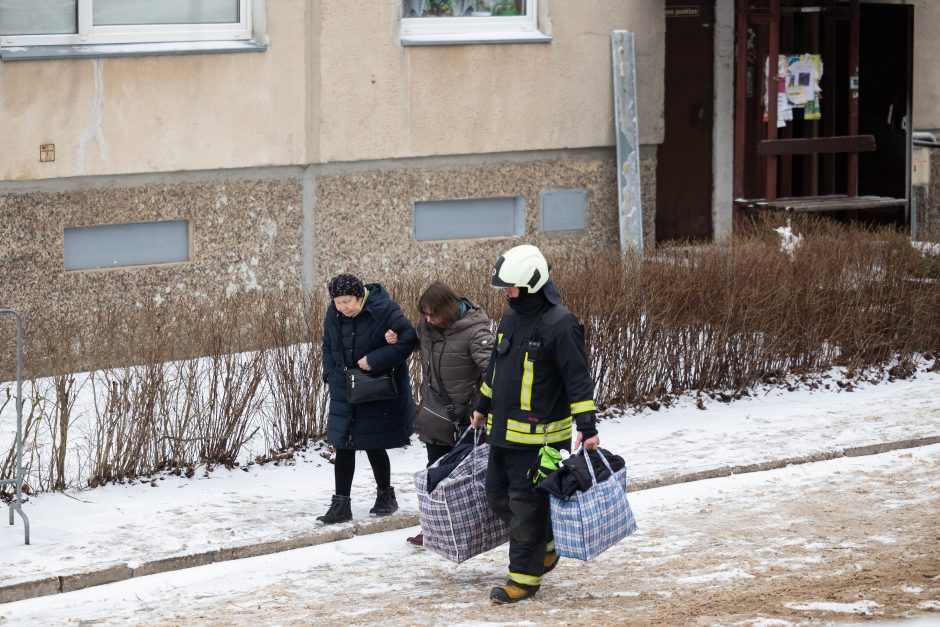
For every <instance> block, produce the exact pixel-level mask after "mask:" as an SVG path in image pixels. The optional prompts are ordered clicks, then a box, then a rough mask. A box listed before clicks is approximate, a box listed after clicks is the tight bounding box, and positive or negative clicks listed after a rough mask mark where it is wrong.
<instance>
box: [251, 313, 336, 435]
mask: <svg viewBox="0 0 940 627" xmlns="http://www.w3.org/2000/svg"><path fill="white" fill-rule="evenodd" d="M266 304H267V307H266V311H265V315H264V325H265V329H266V333H267V338H268V343H269V345H270V346H271V347H272V348H270V349H268V351H267V353H268V362H267V363H268V367H267V368H266V369H265V381H266V384H267V391H268V395H269V397H270V410H269V412H268V416H267V418H266V421H265V425H266V429H265V437H266V440H267V442H268V449H269V450H277V451H285V450H288V449H291V448H294V447H296V446H303V445H304V444H306V443H307V442H308V441H309V440H313V439H317V438H320V437H321V436H322V435H323V433H324V432H325V431H326V414H327V407H326V404H327V401H328V395H327V389H326V384H325V383H324V382H323V360H322V356H321V342H320V336H321V335H322V328H323V327H322V323H323V316H324V315H325V313H326V306H325V305H326V303H325V302H324V299H323V298H317V297H316V296H311V295H297V296H296V300H293V299H292V300H285V299H279V300H273V299H272V300H269V301H268V302H267V303H266ZM300 339H306V341H298V340H300Z"/></svg>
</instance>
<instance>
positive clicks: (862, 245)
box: [0, 215, 940, 490]
mask: <svg viewBox="0 0 940 627" xmlns="http://www.w3.org/2000/svg"><path fill="white" fill-rule="evenodd" d="M791 219H792V228H793V229H794V230H796V231H799V232H800V233H802V235H803V238H804V239H803V242H802V245H801V246H800V247H799V248H798V249H797V250H796V251H795V252H794V254H793V255H789V254H786V253H784V252H782V251H781V250H780V245H779V244H780V241H779V237H778V236H777V234H776V233H774V231H773V228H774V227H777V226H781V225H782V224H784V222H785V218H782V217H780V216H773V215H768V216H762V217H760V218H759V219H757V220H754V221H753V222H751V223H747V224H745V225H744V228H742V229H741V232H740V233H739V234H738V235H736V236H735V238H734V239H733V240H732V241H730V242H727V243H716V244H710V245H702V246H667V247H662V248H659V249H656V250H654V251H647V252H646V253H645V254H644V255H643V256H641V255H639V254H623V255H621V254H620V253H619V251H611V252H609V253H602V254H590V255H585V254H581V253H579V252H576V251H572V252H571V253H569V254H566V255H555V256H553V257H552V258H550V259H549V261H550V262H551V263H552V266H553V269H552V273H553V277H554V279H555V281H556V283H557V284H558V286H559V289H560V290H561V292H562V295H563V298H564V302H565V304H566V305H567V306H568V308H569V309H571V310H572V311H573V312H574V313H575V314H576V315H577V316H578V317H579V319H580V320H581V321H582V323H583V324H584V327H585V340H586V344H587V348H588V353H589V358H590V363H591V367H592V369H593V374H594V378H595V381H596V391H595V400H596V401H597V402H598V403H599V404H601V405H611V404H618V405H620V404H634V403H651V402H653V401H654V400H655V399H664V398H669V397H671V396H674V395H677V394H680V393H684V392H687V391H699V392H704V391H716V390H728V389H731V390H738V389H741V388H746V387H749V386H752V385H755V384H757V383H759V382H761V381H764V380H772V379H774V378H776V377H780V376H781V375H783V374H785V373H787V372H794V371H796V372H808V371H811V370H819V369H825V368H829V367H832V366H842V367H845V368H846V369H847V370H849V371H851V370H853V369H858V368H864V367H869V366H879V365H884V364H885V363H887V362H889V361H890V360H893V359H898V360H900V361H901V362H902V364H907V363H908V362H911V361H912V360H913V359H914V358H915V357H916V356H918V355H919V354H938V353H940V263H938V262H937V260H936V259H935V258H931V257H925V256H924V255H923V254H921V253H920V252H918V251H916V250H914V249H913V248H912V247H911V245H910V243H909V241H908V238H907V237H906V236H905V235H904V234H902V233H897V232H895V231H893V230H890V229H880V230H878V229H872V228H863V227H857V226H855V227H853V226H846V225H844V224H835V223H833V222H831V221H826V220H820V219H816V218H812V217H805V216H794V217H792V218H791ZM492 261H493V260H485V259H480V260H474V261H471V262H467V263H461V264H455V265H454V266H453V267H450V268H447V269H446V270H444V271H442V272H440V273H439V274H438V275H436V276H434V277H420V278H417V277H409V276H400V277H395V278H386V279H385V280H382V283H383V285H384V286H385V287H386V288H387V289H388V290H389V292H390V293H391V295H392V297H393V299H394V300H396V302H398V303H399V304H400V305H401V306H402V309H403V311H404V312H405V315H407V316H408V317H409V318H410V319H411V320H413V321H417V320H418V310H417V301H418V298H419V296H420V294H421V293H422V291H423V290H424V289H425V287H426V286H427V285H428V284H429V283H430V281H431V280H441V281H444V282H446V283H448V284H449V285H450V286H452V287H453V288H454V290H455V291H456V292H457V293H459V294H461V295H465V296H467V297H469V298H471V299H472V300H474V301H476V302H478V303H479V304H480V305H481V306H483V307H484V309H485V310H486V311H487V313H488V314H489V315H490V317H491V318H493V319H494V320H498V319H499V317H500V316H501V315H502V314H503V312H504V311H505V308H506V304H505V302H504V300H503V297H502V295H501V293H500V292H499V291H498V290H494V289H492V288H490V287H489V270H490V264H491V263H492ZM363 278H364V279H366V280H369V277H363ZM328 303H329V297H328V295H327V294H326V292H325V290H322V289H319V290H317V291H316V292H314V293H312V294H301V293H298V292H295V291H290V290H285V291H282V292H279V293H276V294H265V295H262V294H247V295H239V296H237V297H234V298H231V299H227V300H224V301H221V302H207V301H180V302H177V303H164V304H163V305H162V306H156V305H153V304H151V305H147V306H142V307H141V308H139V310H137V311H136V312H133V314H132V315H128V314H127V312H116V311H101V312H97V313H95V314H94V315H93V316H91V318H90V319H89V320H88V321H87V322H86V323H85V326H84V327H82V328H78V327H76V326H75V325H72V324H71V323H69V322H68V321H67V320H63V319H59V318H55V317H49V318H46V319H42V320H29V321H27V327H28V330H27V334H28V335H29V336H30V342H29V344H28V345H27V371H28V372H29V373H30V376H31V377H36V376H38V375H39V374H46V375H50V374H51V375H55V376H53V377H52V378H48V379H36V380H35V381H34V382H32V383H31V384H29V385H30V386H31V387H30V388H29V389H30V392H29V399H30V404H29V412H28V414H27V416H25V417H24V418H25V421H26V431H27V433H28V434H30V435H29V439H28V446H27V463H28V465H29V482H30V484H31V486H32V487H33V488H34V489H38V490H51V489H62V488H63V487H69V486H76V485H98V484H100V483H102V482H105V481H117V480H123V479H132V478H134V477H139V476H143V475H147V474H150V473H153V472H156V471H160V470H175V471H177V472H178V471H179V470H180V469H181V468H184V467H185V468H187V469H188V470H191V469H192V467H193V466H195V465H196V464H200V463H209V464H216V463H223V464H234V463H235V462H236V461H237V459H238V458H239V456H240V455H244V454H245V452H246V448H247V446H248V443H249V442H251V441H252V438H253V437H254V436H255V434H257V433H261V434H263V438H264V443H265V445H266V447H267V449H268V450H269V451H280V450H287V449H290V448H293V447H297V446H303V445H305V444H306V443H307V442H309V441H310V440H311V439H317V438H320V437H322V435H323V432H324V429H325V421H326V415H327V407H326V403H327V397H328V394H327V390H326V387H325V385H324V384H323V382H322V355H321V354H320V351H321V338H322V321H323V316H324V315H325V312H326V308H327V305H328ZM202 356H205V357H202ZM90 365H94V366H95V367H96V368H99V370H97V371H96V372H94V373H93V374H92V375H75V374H72V373H76V372H81V370H82V369H83V368H87V367H89V366H90ZM103 365H107V366H108V367H109V369H105V370H100V368H102V366H103ZM905 367H906V366H905ZM410 372H411V376H412V382H413V389H414V390H415V394H417V390H418V388H419V386H420V383H421V382H420V376H421V369H420V364H419V360H418V358H417V356H415V357H413V358H412V360H411V363H410ZM82 377H86V378H84V379H83V378H82ZM83 385H87V386H89V389H90V393H91V394H92V395H93V397H94V399H95V410H94V412H93V414H94V415H92V416H89V417H88V419H87V421H86V418H84V417H81V416H76V415H74V413H75V412H74V403H75V398H76V390H78V389H79V388H81V387H82V386H83ZM0 411H3V412H4V415H5V416H9V412H10V407H9V402H8V401H7V406H6V407H3V402H2V400H0ZM82 421H86V422H82ZM78 424H81V425H82V429H83V430H84V431H85V437H84V439H82V438H78V437H76V433H75V432H76V425H78ZM254 445H255V444H252V445H251V446H254ZM11 455H12V449H11V450H10V451H9V452H8V453H7V455H6V457H5V461H4V465H3V466H2V467H0V470H2V471H3V472H4V473H9V468H10V464H11ZM75 460H78V461H77V462H76V461H75Z"/></svg>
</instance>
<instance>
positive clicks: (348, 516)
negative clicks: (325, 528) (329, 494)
mask: <svg viewBox="0 0 940 627" xmlns="http://www.w3.org/2000/svg"><path fill="white" fill-rule="evenodd" d="M317 520H319V521H320V522H322V523H323V524H325V525H332V524H333V523H340V522H346V521H347V520H352V502H351V501H350V500H349V497H348V496H340V495H339V494H334V495H333V500H332V501H331V502H330V509H328V510H327V512H326V513H325V514H323V515H322V516H317Z"/></svg>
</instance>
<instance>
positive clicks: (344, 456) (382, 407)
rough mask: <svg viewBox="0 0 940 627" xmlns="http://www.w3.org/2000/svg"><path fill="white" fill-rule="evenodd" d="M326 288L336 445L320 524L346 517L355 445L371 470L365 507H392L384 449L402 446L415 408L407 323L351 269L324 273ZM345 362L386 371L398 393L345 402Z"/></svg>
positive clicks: (330, 438) (413, 339) (328, 378)
mask: <svg viewBox="0 0 940 627" xmlns="http://www.w3.org/2000/svg"><path fill="white" fill-rule="evenodd" d="M329 290H330V297H331V298H332V299H333V302H332V304H331V305H330V307H329V309H328V310H327V313H326V318H325V319H324V320H323V380H324V381H325V382H326V383H327V385H328V387H329V390H330V410H329V415H328V417H327V435H326V439H327V442H329V443H330V444H331V445H333V446H334V447H335V448H336V462H335V466H334V474H335V480H336V493H335V494H334V495H333V499H332V502H331V504H330V509H329V511H327V513H326V514H324V515H323V516H319V517H318V518H317V520H320V521H322V522H323V523H326V524H332V523H338V522H344V521H347V520H351V519H352V507H351V503H350V492H351V489H352V480H353V475H354V473H355V470H356V451H363V450H364V451H366V454H367V455H368V457H369V463H370V464H371V465H372V472H373V474H374V475H375V482H376V487H377V493H376V499H375V506H374V507H373V508H372V509H371V510H370V512H371V513H372V514H376V515H378V516H385V515H388V514H391V513H393V512H394V511H395V510H397V509H398V501H397V499H396V498H395V489H394V488H393V487H392V486H391V465H390V463H389V458H388V453H387V452H386V449H390V448H398V447H401V446H404V445H406V444H408V442H409V440H410V438H411V434H412V431H413V426H414V416H415V410H414V401H413V399H412V393H411V380H410V377H409V376H408V363H407V360H408V356H409V355H411V353H412V351H414V349H415V347H416V346H417V335H416V334H415V330H414V327H412V326H411V322H409V320H408V318H406V317H405V316H404V314H402V312H401V308H400V307H399V306H398V305H397V304H396V303H395V302H394V301H393V300H392V299H391V297H390V296H389V294H388V292H386V291H385V290H384V289H383V288H382V286H381V285H379V284H378V283H370V284H368V285H363V284H362V282H361V281H360V280H359V279H358V278H356V277H355V276H353V275H351V274H340V275H338V276H335V277H333V278H332V279H331V280H330V283H329ZM386 336H388V337H390V338H394V344H390V343H389V342H388V341H387V339H386ZM347 368H359V369H361V370H363V371H365V372H372V373H377V374H380V373H384V372H391V373H392V376H393V378H394V379H395V383H396V384H397V387H398V396H397V397H396V398H394V399H391V400H387V401H374V402H369V403H359V404H352V403H350V402H349V391H348V388H347V387H346V385H347V384H346V369H347Z"/></svg>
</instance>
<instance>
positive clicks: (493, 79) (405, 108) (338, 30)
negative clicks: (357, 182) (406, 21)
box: [320, 0, 665, 162]
mask: <svg viewBox="0 0 940 627" xmlns="http://www.w3.org/2000/svg"><path fill="white" fill-rule="evenodd" d="M544 1H546V2H548V1H549V0H544ZM400 4H401V3H400V0H373V1H372V2H368V3H350V2H348V0H323V1H322V33H321V37H322V42H321V47H320V53H321V67H320V76H321V81H322V83H321V86H322V92H321V93H322V96H321V106H322V109H321V114H322V117H321V118H320V131H321V134H320V160H321V161H323V162H332V161H354V160H360V159H381V158H394V157H402V156H417V155H448V154H473V153H489V152H503V151H518V150H539V149H552V148H573V147H578V148H580V147H594V146H612V145H613V144H614V134H613V122H612V120H613V105H612V79H611V67H610V66H611V60H610V55H611V53H610V32H611V31H612V30H615V29H627V30H631V31H634V32H635V33H636V34H637V50H638V61H637V65H638V67H637V75H638V81H639V82H638V86H637V90H638V93H639V98H640V106H639V121H640V132H641V136H640V143H642V144H651V143H659V142H661V141H662V133H663V122H662V97H663V87H662V80H661V76H662V71H663V31H664V27H665V25H664V18H663V10H662V7H663V3H662V2H661V1H654V2H650V1H644V2H601V1H599V0H590V1H581V2H566V1H560V0H553V1H551V2H550V4H549V5H548V7H547V8H548V11H547V13H548V21H549V22H550V24H551V30H552V35H553V37H554V40H553V41H552V42H551V43H550V44H511V45H510V44H499V45H496V44H493V45H466V46H420V47H407V48H403V47H402V46H401V44H400V43H399V40H398V14H399V12H400ZM355 32H358V33H371V35H370V36H362V37H357V36H350V33H355Z"/></svg>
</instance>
